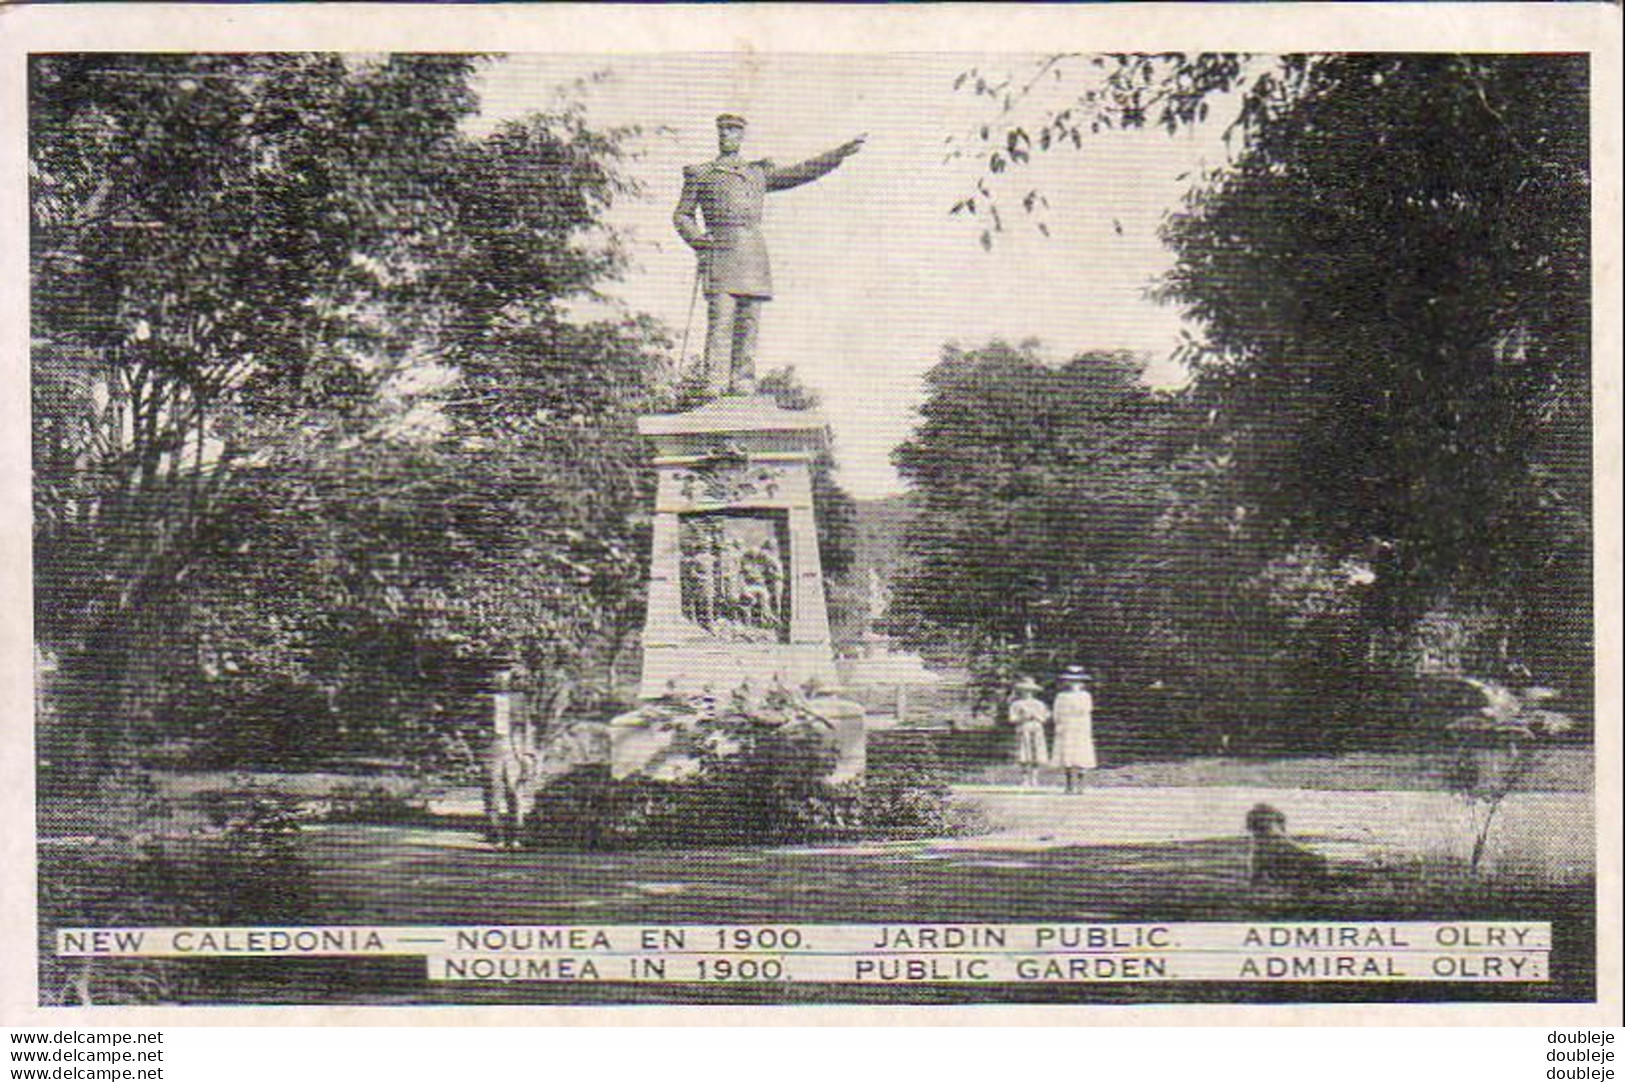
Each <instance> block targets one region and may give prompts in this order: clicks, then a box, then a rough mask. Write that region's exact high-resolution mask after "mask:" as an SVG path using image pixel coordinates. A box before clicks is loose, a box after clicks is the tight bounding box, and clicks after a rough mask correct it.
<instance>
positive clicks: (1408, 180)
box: [958, 54, 1591, 692]
mask: <svg viewBox="0 0 1625 1082" xmlns="http://www.w3.org/2000/svg"><path fill="white" fill-rule="evenodd" d="M1038 70H1039V72H1040V77H1038V78H1013V79H993V78H990V77H989V76H987V75H985V74H982V73H975V74H968V76H967V80H966V85H967V86H969V87H970V88H971V89H972V90H973V91H976V92H979V93H983V94H986V95H989V96H990V97H993V98H996V99H998V106H997V110H998V121H997V122H995V123H991V124H990V125H989V126H988V128H987V129H985V130H984V131H983V132H981V133H980V139H981V140H982V142H981V143H980V144H979V146H980V153H982V154H983V156H984V157H983V160H984V162H985V164H986V167H987V175H986V176H985V177H984V178H983V180H982V182H981V190H980V191H979V192H978V193H976V196H973V197H972V199H970V200H967V201H965V202H962V203H961V204H960V205H959V207H958V209H959V211H960V212H961V213H965V212H972V213H975V214H976V215H977V216H979V217H980V218H982V219H983V220H984V221H985V222H987V223H989V224H988V232H987V233H986V234H985V236H984V239H985V240H987V241H988V242H992V241H993V239H994V237H995V236H996V234H997V231H998V229H999V228H1002V227H1007V226H1008V222H1009V219H1010V217H1011V215H1010V214H1009V213H1008V212H1006V213H1004V214H1002V215H998V216H997V217H994V216H992V215H990V213H989V212H990V209H996V207H997V206H998V205H999V203H1000V200H999V199H998V196H999V195H1000V193H1001V191H1005V192H1007V191H1008V190H1009V189H1008V188H1007V187H1006V188H1002V189H1001V187H1000V184H999V181H998V180H997V179H996V177H998V176H1003V177H1010V176H1015V175H1017V174H1019V172H1020V170H1021V167H1022V165H1023V164H1024V163H1025V162H1027V161H1028V160H1030V159H1031V157H1032V155H1034V154H1038V153H1045V152H1054V151H1058V150H1071V149H1077V148H1084V149H1087V148H1088V147H1089V145H1090V144H1089V139H1090V137H1091V135H1092V134H1093V133H1094V132H1096V131H1099V130H1101V129H1102V128H1105V127H1143V126H1161V127H1164V128H1166V129H1168V130H1177V129H1178V128H1180V127H1182V126H1185V125H1188V124H1193V123H1201V122H1203V121H1205V120H1206V119H1207V118H1208V117H1209V114H1210V113H1211V114H1212V115H1213V116H1215V117H1217V116H1218V115H1219V114H1220V113H1222V112H1230V113H1231V115H1232V116H1233V118H1234V119H1233V120H1232V121H1231V128H1230V132H1229V135H1230V140H1231V145H1232V148H1233V153H1232V157H1231V160H1230V161H1229V162H1228V163H1227V164H1225V165H1223V166H1221V167H1219V168H1217V169H1215V170H1213V171H1212V172H1211V173H1209V174H1208V175H1206V176H1202V177H1200V178H1198V179H1197V180H1196V182H1195V184H1194V186H1193V188H1192V190H1191V192H1190V195H1189V197H1188V199H1187V201H1186V203H1185V205H1184V206H1183V207H1182V208H1180V209H1179V210H1177V211H1176V212H1174V213H1173V214H1172V215H1171V216H1170V218H1169V219H1168V221H1167V224H1166V226H1165V230H1164V238H1165V240H1166V241H1167V243H1168V244H1169V245H1170V246H1171V247H1172V249H1173V251H1174V253H1175V255H1176V258H1177V263H1176V267H1175V270H1174V271H1173V273H1172V274H1171V275H1170V277H1169V278H1168V280H1167V281H1166V282H1165V283H1164V284H1163V287H1162V291H1161V292H1162V296H1163V297H1164V298H1165V299H1167V300H1170V301H1172V302H1174V303H1177V304H1179V305H1181V306H1182V307H1184V308H1185V310H1186V311H1187V312H1189V314H1190V315H1191V317H1192V319H1193V321H1194V323H1195V324H1196V326H1197V328H1198V334H1197V336H1196V338H1195V339H1194V340H1193V342H1192V343H1191V348H1190V349H1189V351H1188V352H1187V355H1186V359H1187V360H1188V361H1189V362H1190V364H1191V366H1192V368H1193V370H1194V372H1195V377H1196V378H1195V383H1194V386H1193V387H1192V389H1191V391H1190V396H1191V398H1192V400H1193V402H1194V403H1195V404H1196V406H1197V407H1198V409H1199V410H1200V411H1202V412H1204V413H1205V414H1206V415H1207V416H1208V417H1209V418H1210V422H1209V424H1208V426H1207V428H1206V430H1205V433H1204V435H1203V440H1202V445H1203V446H1204V447H1205V448H1206V450H1207V452H1208V458H1209V460H1210V461H1214V462H1222V463H1223V464H1224V472H1225V474H1226V477H1225V479H1224V480H1223V482H1222V486H1223V488H1224V489H1225V491H1226V495H1227V497H1229V498H1231V499H1233V501H1234V502H1233V503H1231V504H1230V505H1229V508H1228V509H1226V508H1225V507H1224V506H1221V505H1215V510H1216V512H1218V513H1220V514H1221V517H1222V516H1223V515H1225V514H1228V515H1230V516H1231V517H1233V518H1239V521H1237V522H1236V523H1235V524H1234V525H1235V531H1234V532H1235V533H1236V534H1237V535H1238V536H1240V537H1241V538H1242V540H1244V541H1245V540H1250V541H1253V542H1255V548H1256V556H1257V557H1258V558H1259V559H1260V560H1261V561H1265V562H1267V561H1269V560H1272V559H1276V560H1279V559H1289V558H1291V554H1292V553H1294V552H1297V553H1299V554H1300V555H1301V554H1302V553H1303V552H1304V551H1307V550H1306V549H1305V548H1304V546H1310V547H1313V548H1315V549H1316V550H1317V551H1320V552H1321V553H1322V558H1324V559H1327V560H1330V561H1331V563H1332V564H1334V565H1335V564H1341V563H1343V562H1345V561H1355V562H1357V563H1359V564H1361V565H1362V567H1363V570H1362V572H1361V574H1360V575H1359V576H1358V577H1359V580H1360V581H1359V585H1360V587H1361V588H1360V590H1359V591H1357V594H1358V605H1359V607H1360V610H1361V616H1362V619H1363V620H1365V621H1366V622H1367V624H1368V625H1369V626H1370V627H1371V628H1372V629H1373V631H1374V632H1375V631H1378V630H1380V629H1384V628H1389V629H1395V630H1399V631H1403V630H1404V629H1406V628H1414V627H1416V626H1417V623H1418V621H1419V620H1420V619H1421V618H1422V617H1423V616H1424V615H1425V614H1428V613H1430V612H1431V613H1439V612H1452V613H1456V614H1459V615H1463V616H1464V617H1465V616H1467V615H1469V614H1470V615H1471V616H1472V618H1473V620H1474V621H1476V623H1477V626H1480V627H1481V628H1482V629H1483V630H1484V634H1483V635H1482V636H1481V638H1482V639H1483V640H1484V646H1485V647H1486V649H1485V650H1484V651H1483V654H1482V655H1481V656H1480V657H1478V658H1476V659H1471V660H1470V663H1473V664H1479V665H1488V664H1500V663H1505V664H1513V663H1516V662H1522V663H1523V664H1524V665H1526V666H1527V667H1529V668H1532V669H1535V670H1538V671H1540V672H1541V673H1542V674H1544V675H1545V676H1547V677H1548V678H1551V679H1559V680H1562V681H1563V682H1565V683H1567V684H1568V685H1569V686H1570V687H1571V689H1572V690H1576V691H1581V692H1583V691H1584V689H1585V687H1586V685H1587V684H1588V682H1589V681H1588V680H1587V679H1586V676H1585V674H1586V672H1587V671H1588V666H1589V658H1590V642H1591V640H1590V630H1589V629H1590V553H1591V530H1590V513H1591V501H1590V483H1591V473H1590V459H1591V455H1590V397H1589V391H1590V319H1589V311H1588V302H1589V278H1590V262H1589V260H1590V253H1589V233H1590V217H1589V196H1590V183H1589V149H1588V145H1587V133H1588V110H1587V92H1588V78H1587V69H1586V63H1585V60H1584V58H1583V57H1565V56H1494V55H1473V56H1430V55H1412V54H1404V55H1401V54H1389V55H1306V56H1286V57H1240V56H1232V55H1223V54H1207V55H1197V56H1185V55H1178V54H1174V55H1164V56H1120V57H1097V58H1083V57H1074V56H1057V57H1052V58H1049V59H1048V60H1047V61H1045V62H1044V64H1042V65H1041V66H1040V68H1039V69H1038ZM1057 80H1059V81H1060V83H1061V85H1071V86H1074V87H1075V91H1074V92H1073V93H1071V94H1069V95H1066V96H1065V99H1064V100H1063V101H1062V102H1061V103H1060V104H1059V105H1057V106H1055V107H1053V108H1049V109H1045V108H1043V107H1042V106H1040V105H1039V99H1038V97H1037V94H1038V90H1039V88H1040V87H1042V86H1045V85H1048V84H1052V83H1054V82H1055V81H1057ZM1068 80H1070V82H1068ZM990 200H992V206H991V207H990V205H989V201H990ZM1021 204H1022V206H1023V207H1024V208H1025V209H1027V210H1029V211H1030V212H1031V213H1033V214H1034V215H1042V213H1043V211H1044V207H1045V205H1046V200H1045V198H1044V196H1043V194H1042V193H1037V192H1028V193H1027V195H1026V196H1025V197H1024V198H1023V199H1022V200H1021ZM1216 483H1217V482H1216ZM1259 566H1260V567H1262V566H1263V564H1262V563H1261V564H1260V565H1259ZM1366 571H1368V572H1369V578H1367V577H1366V574H1365V572H1366Z"/></svg>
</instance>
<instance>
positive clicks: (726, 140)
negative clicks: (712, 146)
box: [717, 113, 745, 154]
mask: <svg viewBox="0 0 1625 1082" xmlns="http://www.w3.org/2000/svg"><path fill="white" fill-rule="evenodd" d="M744 143H745V118H744V117H742V116H740V115H739V114H738V113H723V114H722V115H721V116H719V117H717V147H718V148H719V149H720V150H721V151H722V153H724V154H737V153H739V148H740V147H741V146H743V145H744Z"/></svg>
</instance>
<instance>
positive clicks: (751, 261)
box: [672, 151, 841, 300]
mask: <svg viewBox="0 0 1625 1082" xmlns="http://www.w3.org/2000/svg"><path fill="white" fill-rule="evenodd" d="M840 163H841V156H840V155H839V154H836V153H835V152H833V151H832V152H830V153H828V154H820V155H819V156H818V157H816V158H810V159H808V160H807V161H804V162H802V163H800V164H799V165H792V166H789V167H787V168H784V169H780V168H777V167H776V166H774V164H773V163H772V162H771V161H767V160H763V161H754V162H747V161H745V160H743V159H739V158H734V159H728V158H718V159H716V160H714V161H709V162H706V163H704V164H702V165H687V166H684V167H683V194H682V197H681V198H680V199H679V200H678V202H677V211H676V213H674V214H673V215H672V221H673V222H674V223H675V224H676V226H677V232H678V233H680V234H681V235H682V237H683V239H684V240H685V241H687V242H688V243H689V244H691V245H693V244H696V243H697V242H698V241H700V240H701V238H706V239H708V240H709V241H710V244H709V245H708V246H707V247H704V248H700V249H699V252H700V275H701V283H702V288H703V289H704V291H705V294H706V295H707V296H711V295H713V294H717V293H731V294H733V295H734V296H738V297H757V298H760V299H763V300H766V299H768V298H771V297H772V296H773V269H772V267H771V265H770V264H769V263H768V258H767V241H766V240H764V239H763V237H762V228H761V227H762V211H763V209H764V204H765V203H766V202H767V193H768V192H776V191H781V190H783V189H785V188H794V187H795V186H796V185H798V184H806V183H807V182H808V181H811V180H817V179H818V178H819V177H821V176H823V175H824V174H825V173H828V172H829V171H830V170H831V169H834V168H835V167H836V166H837V165H839V164H840ZM702 216H703V218H704V226H703V227H702V226H701V224H700V219H701V217H702Z"/></svg>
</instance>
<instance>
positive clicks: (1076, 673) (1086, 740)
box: [1054, 665, 1100, 793]
mask: <svg viewBox="0 0 1625 1082" xmlns="http://www.w3.org/2000/svg"><path fill="white" fill-rule="evenodd" d="M1090 679H1091V677H1090V676H1089V674H1088V673H1086V672H1084V671H1083V670H1082V669H1080V668H1079V667H1078V666H1076V665H1069V666H1067V670H1066V672H1064V673H1062V674H1061V693H1060V694H1059V695H1057V696H1055V759H1054V763H1055V765H1056V766H1058V767H1060V768H1061V769H1062V770H1063V771H1065V772H1066V791H1067V792H1069V793H1075V792H1077V791H1078V790H1079V789H1081V788H1082V780H1083V772H1084V771H1085V770H1093V769H1094V768H1095V767H1097V766H1099V765H1100V764H1099V762H1098V761H1097V760H1096V759H1095V726H1094V713H1095V700H1094V696H1092V695H1090V694H1089V687H1088V685H1089V681H1090Z"/></svg>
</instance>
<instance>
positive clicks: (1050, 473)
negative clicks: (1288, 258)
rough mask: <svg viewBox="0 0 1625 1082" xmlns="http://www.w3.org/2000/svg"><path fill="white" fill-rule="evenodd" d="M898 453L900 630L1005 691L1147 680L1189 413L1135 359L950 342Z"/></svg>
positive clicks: (896, 596)
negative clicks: (1154, 602)
mask: <svg viewBox="0 0 1625 1082" xmlns="http://www.w3.org/2000/svg"><path fill="white" fill-rule="evenodd" d="M926 386H927V399H926V401H925V404H924V405H923V406H922V407H921V409H920V412H921V416H922V421H921V423H920V425H919V427H918V429H917V430H916V431H915V433H914V435H913V436H912V437H911V438H910V439H909V440H908V441H907V442H905V443H904V444H902V445H901V446H900V447H899V448H898V449H897V451H896V453H895V461H896V463H897V467H898V470H899V472H900V473H901V474H902V476H903V477H904V479H905V480H907V481H908V482H909V483H910V484H911V485H912V486H913V488H914V489H915V493H916V500H917V506H918V513H917V515H916V516H915V517H914V518H913V519H912V520H911V524H910V532H909V536H908V538H907V557H908V558H907V560H906V561H905V564H904V568H903V570H902V572H901V574H900V575H899V578H898V581H897V582H896V584H895V586H894V593H893V601H892V612H893V617H894V621H895V622H896V623H897V625H898V629H899V630H900V631H902V632H903V633H904V634H905V635H906V636H907V637H908V638H910V639H912V640H913V641H916V642H919V643H921V644H923V645H927V646H932V645H934V646H936V647H939V648H941V647H944V646H946V647H948V648H949V649H951V650H953V651H954V652H955V653H957V654H959V656H961V657H968V658H969V659H970V660H971V661H972V662H973V664H974V665H975V667H976V668H977V669H978V670H979V672H980V673H981V675H982V676H983V677H984V678H985V679H987V680H988V681H989V682H990V683H992V684H998V683H1000V682H1003V681H1006V680H1008V678H1009V677H1010V676H1011V675H1013V672H1012V670H1014V669H1025V670H1026V671H1029V672H1033V673H1037V674H1039V675H1043V674H1045V673H1048V672H1052V671H1054V670H1055V668H1056V666H1058V665H1063V664H1065V663H1068V662H1073V661H1084V662H1087V663H1088V664H1090V665H1092V666H1094V667H1096V668H1097V669H1102V670H1104V671H1105V672H1106V673H1107V674H1109V675H1110V676H1111V677H1113V678H1122V679H1124V680H1132V679H1138V678H1139V677H1141V676H1143V675H1145V670H1146V664H1145V655H1144V654H1143V653H1137V652H1136V651H1135V650H1134V649H1132V648H1131V644H1132V643H1134V642H1135V641H1142V642H1144V641H1148V639H1149V637H1150V636H1151V635H1152V634H1153V624H1154V623H1155V622H1156V620H1157V614H1156V613H1155V612H1154V611H1152V610H1149V609H1147V608H1146V607H1145V606H1144V604H1143V603H1144V602H1145V601H1146V600H1147V599H1148V598H1149V597H1150V590H1151V588H1152V583H1153V581H1154V579H1155V575H1154V569H1153V568H1152V566H1151V565H1152V563H1153V562H1154V561H1155V560H1156V559H1157V553H1156V552H1155V551H1154V547H1153V546H1152V545H1151V544H1150V540H1149V539H1150V538H1151V537H1152V535H1153V533H1154V532H1155V531H1156V530H1157V528H1158V522H1159V519H1160V517H1161V516H1162V514H1163V487H1164V483H1165V480H1164V478H1165V474H1166V472H1167V470H1168V469H1169V468H1170V467H1171V462H1170V456H1172V455H1176V454H1178V452H1179V450H1180V448H1181V447H1182V446H1183V440H1182V439H1181V438H1180V433H1181V431H1182V430H1183V428H1184V424H1185V421H1184V417H1183V414H1182V412H1181V410H1180V409H1179V406H1178V404H1177V402H1176V401H1175V400H1174V399H1173V398H1172V397H1171V396H1169V395H1166V394H1163V393H1161V392H1157V391H1154V390H1152V389H1151V388H1149V387H1148V386H1147V385H1146V384H1145V383H1144V382H1143V381H1142V379H1141V372H1140V365H1139V363H1138V362H1137V361H1136V360H1135V358H1134V357H1132V356H1131V355H1129V354H1125V353H1112V352H1095V353H1085V354H1082V355H1080V356H1078V357H1075V358H1073V359H1071V360H1070V361H1067V362H1066V363H1064V364H1053V363H1049V362H1046V361H1045V360H1044V359H1043V358H1042V357H1041V356H1040V355H1039V354H1038V353H1037V351H1036V349H1035V347H1033V346H1031V345H1026V346H1020V347H1015V346H1010V345H1008V344H1005V343H999V342H995V343H992V344H990V345H988V346H986V347H984V348H982V349H977V350H968V351H967V350H961V349H957V348H953V347H949V348H947V349H945V350H944V351H943V356H942V359H941V360H940V361H939V362H938V364H937V365H936V367H934V368H933V369H931V371H930V372H929V373H928V374H927V376H926Z"/></svg>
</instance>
